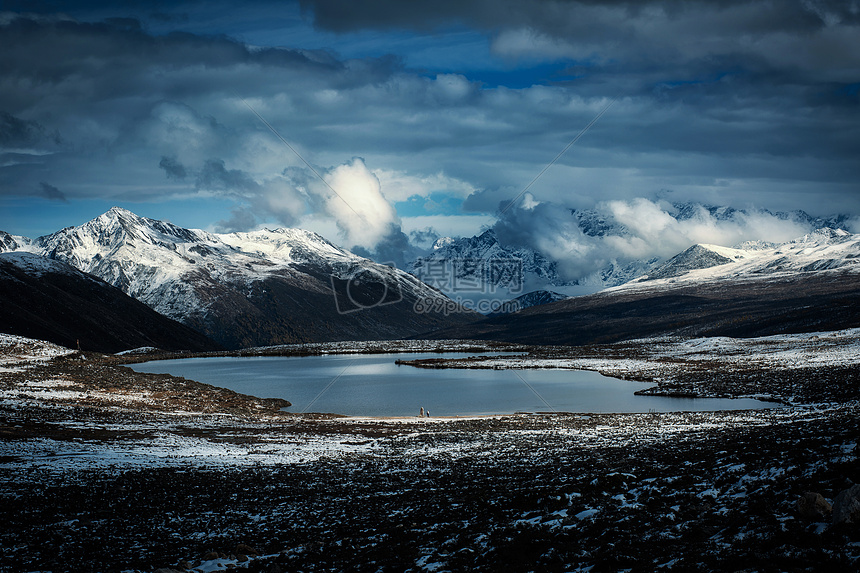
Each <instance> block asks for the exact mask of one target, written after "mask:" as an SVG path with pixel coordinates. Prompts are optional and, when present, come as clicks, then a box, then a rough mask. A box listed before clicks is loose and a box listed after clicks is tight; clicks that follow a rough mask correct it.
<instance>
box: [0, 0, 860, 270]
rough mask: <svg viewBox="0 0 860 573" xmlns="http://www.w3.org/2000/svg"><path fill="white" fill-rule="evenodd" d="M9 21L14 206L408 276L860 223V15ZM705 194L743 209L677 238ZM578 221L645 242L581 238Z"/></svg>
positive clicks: (136, 10)
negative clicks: (678, 215)
mask: <svg viewBox="0 0 860 573" xmlns="http://www.w3.org/2000/svg"><path fill="white" fill-rule="evenodd" d="M8 6H9V9H10V10H11V11H9V12H5V13H3V14H2V15H0V42H2V48H3V49H2V50H0V66H2V69H3V70H4V73H3V74H2V75H0V202H3V203H4V204H7V205H10V206H13V207H14V206H19V205H30V206H32V209H34V210H38V209H39V208H40V207H39V206H40V205H45V204H47V205H53V206H54V207H53V208H57V209H58V208H60V207H61V206H62V207H64V208H68V209H69V210H73V209H78V208H82V207H80V206H82V205H85V204H87V202H96V201H102V202H104V201H107V202H111V203H124V204H129V203H132V204H133V203H148V204H159V205H163V206H165V207H164V208H165V209H166V210H168V211H169V206H170V205H171V204H172V202H177V201H186V202H191V204H193V205H197V206H199V208H197V209H196V211H197V216H198V217H200V216H203V214H204V213H205V214H206V216H207V217H208V219H207V220H208V227H209V228H211V229H213V230H219V231H240V230H248V229H252V228H256V227H258V226H260V225H285V226H295V227H302V226H304V227H311V228H314V229H315V230H320V231H321V232H323V233H324V234H327V235H330V234H331V233H335V234H334V235H333V236H331V238H332V239H333V240H336V241H340V242H342V243H343V245H344V246H345V247H347V248H355V249H356V250H357V251H359V252H363V253H366V254H369V255H372V256H374V257H376V258H377V259H378V260H391V261H395V262H397V261H399V260H401V259H404V258H406V257H408V256H409V255H410V253H414V252H415V251H416V249H419V248H420V247H426V246H427V245H428V244H429V243H430V242H432V239H433V238H434V237H436V236H439V235H450V234H476V233H478V232H480V230H481V227H482V226H483V227H485V228H486V227H494V228H495V229H496V230H497V234H498V236H499V238H500V240H507V241H510V242H512V243H516V244H522V245H528V246H532V247H533V248H537V249H539V250H541V251H542V252H545V253H546V254H548V255H550V256H555V257H558V260H559V261H560V262H562V263H563V265H564V266H566V267H568V268H569V272H570V273H571V274H577V273H582V272H586V271H587V270H588V269H589V268H592V267H594V266H595V265H597V264H598V263H597V261H598V260H603V259H607V258H612V257H637V256H641V255H642V254H643V253H654V254H656V253H660V254H666V253H671V252H673V251H677V250H678V249H679V248H684V247H686V246H688V244H689V242H691V241H693V242H713V243H724V244H725V243H729V242H738V241H739V240H747V239H759V238H761V239H768V240H783V239H785V238H787V237H791V236H796V235H797V232H798V231H804V230H802V229H797V228H793V227H792V226H793V225H794V226H795V227H796V224H795V223H792V222H790V221H786V220H783V219H779V218H776V219H774V218H773V217H772V216H769V215H767V213H766V212H765V211H763V209H769V210H771V211H787V210H793V209H804V210H806V211H808V212H810V213H812V214H813V215H817V216H823V215H827V214H831V213H837V212H844V213H852V214H856V213H858V212H860V209H858V207H860V187H859V186H858V183H857V182H858V180H860V162H859V161H857V159H858V157H860V135H858V134H860V113H858V111H860V95H858V91H860V90H858V88H859V87H860V73H858V71H860V33H858V32H860V3H858V2H824V1H805V2H800V1H797V2H794V1H789V2H780V3H773V2H765V1H753V2H734V1H730V0H725V1H703V0H700V1H685V2H680V1H673V0H662V1H647V2H625V1H619V0H581V1H540V2H528V3H525V2H514V1H512V0H502V1H501V2H496V1H493V2H490V1H483V0H479V1H472V2H448V1H434V2H429V1H427V2H425V1H423V0H422V1H416V2H409V3H402V2H389V1H376V0H375V1H371V2H364V3H361V4H354V3H348V2H339V1H335V0H320V1H312V0H303V1H302V2H299V3H298V4H293V3H281V2H266V1H260V0H257V1H254V2H251V3H249V4H248V5H247V6H246V7H245V8H244V9H243V11H242V12H241V13H239V12H236V11H231V10H229V9H228V8H227V7H225V6H213V7H209V8H207V9H204V7H202V6H201V5H200V4H198V3H193V2H188V3H183V2H180V3H178V4H175V5H171V6H166V5H165V6H160V7H159V10H161V11H160V12H154V11H153V10H152V9H151V8H150V7H149V5H148V4H147V3H130V4H128V5H127V6H124V7H122V8H117V7H116V6H114V5H113V4H110V3H106V2H99V1H94V2H82V3H79V4H70V5H68V6H66V7H64V9H63V11H62V12H60V11H59V10H52V9H51V5H50V3H46V4H40V5H39V6H37V7H35V8H34V7H32V6H24V5H22V6H20V7H19V10H18V11H15V9H16V6H15V3H12V4H9V5H8ZM33 10H36V12H34V11H33ZM613 99H615V100H616V101H615V103H614V104H613V106H612V108H611V109H610V110H609V112H607V113H606V115H605V116H603V117H602V118H601V119H600V121H599V122H598V123H596V124H595V125H594V127H593V128H592V129H591V130H589V132H588V133H587V134H585V136H583V137H582V138H581V139H580V140H579V141H577V143H576V145H574V146H573V147H572V148H571V149H570V150H568V152H567V153H566V154H565V155H563V156H562V157H561V158H560V160H559V161H558V162H557V163H556V164H554V165H553V166H552V167H551V168H550V169H549V170H547V172H546V173H545V174H544V175H543V176H542V177H541V178H540V179H539V180H538V182H537V183H536V184H535V185H534V186H532V187H531V188H530V189H529V195H528V196H527V197H526V198H525V199H524V200H521V201H519V202H518V203H517V204H516V205H514V206H513V207H512V208H510V209H508V210H507V211H505V213H504V214H502V215H501V216H499V211H500V207H502V206H504V205H506V204H507V202H509V201H510V200H511V199H512V198H513V197H515V196H517V195H518V194H519V193H520V192H521V191H522V190H523V188H524V187H525V185H526V184H527V183H528V182H529V181H531V180H532V179H533V178H534V176H535V175H536V174H537V173H538V172H540V170H541V169H542V168H543V167H544V166H546V165H547V163H548V162H549V161H550V160H551V159H552V158H553V157H554V156H555V155H556V154H557V153H558V152H559V151H560V150H561V149H563V148H564V146H565V145H566V144H567V143H569V142H570V141H571V139H572V138H573V137H574V136H575V135H576V134H577V133H578V132H579V130H581V129H582V128H583V126H585V125H586V124H588V122H589V121H590V120H591V119H592V118H594V117H595V115H596V114H597V113H599V112H600V110H602V109H603V108H604V107H605V106H606V105H607V104H608V102H610V101H612V100H613ZM255 114H259V116H260V117H262V118H264V119H265V121H266V122H268V123H269V124H270V125H271V126H272V128H274V129H275V130H276V131H277V132H278V134H280V135H281V136H282V137H283V138H284V139H285V140H286V141H287V142H289V145H290V146H291V147H292V148H293V149H294V150H295V152H296V153H294V152H293V151H292V150H291V149H289V148H288V147H287V146H285V145H284V143H283V142H282V141H280V140H279V139H278V137H277V136H276V135H275V134H274V133H272V131H270V129H269V128H268V127H267V126H266V125H264V124H263V122H261V121H260V119H258V117H257V116H256V115H255ZM297 154H298V155H297ZM317 174H319V176H320V177H321V178H320V177H317ZM686 201H695V202H697V203H700V204H705V205H731V206H734V207H737V208H743V209H744V210H745V212H746V215H745V217H746V218H745V219H743V220H742V219H740V218H739V219H737V220H732V221H730V222H727V221H719V222H715V221H711V220H709V219H708V217H706V216H704V215H703V216H702V217H701V218H700V219H696V220H693V219H688V220H684V221H680V222H679V221H678V220H677V219H675V218H674V217H673V214H672V210H671V208H670V205H671V204H676V203H682V202H686ZM130 206H132V207H133V205H130ZM16 208H17V207H16ZM21 208H22V209H23V208H25V207H21ZM96 208H97V209H98V210H99V211H101V210H102V205H101V204H99V205H98V207H93V209H96ZM570 209H580V210H581V209H596V210H597V211H599V212H601V213H604V214H605V215H606V216H607V217H609V218H612V219H613V220H615V221H618V222H620V223H621V224H623V226H624V227H625V228H626V229H627V230H628V232H629V234H628V235H625V236H623V237H602V238H600V237H587V236H586V237H583V236H580V235H581V233H580V232H579V230H578V228H577V227H576V226H575V221H572V220H571V218H570V217H569V215H568V213H569V210H570ZM8 212H9V213H13V212H14V211H13V210H12V209H11V208H10V209H9V210H8ZM756 213H759V214H760V215H756ZM90 216H92V214H87V215H83V214H81V215H80V218H81V220H86V219H88V218H90ZM10 217H12V216H11V215H10ZM159 217H160V218H167V219H170V218H171V215H170V213H169V212H168V213H164V214H159ZM172 218H174V219H176V222H177V223H180V224H183V223H184V221H183V220H182V219H181V216H180V215H177V216H175V217H172ZM74 222H77V221H69V222H68V223H67V224H71V223H74ZM10 224H12V222H11V219H10V221H6V220H4V221H3V225H2V226H3V227H8V226H9V225H10ZM46 225H47V226H48V227H49V228H52V227H54V225H52V224H51V223H46ZM188 226H191V225H190V224H188ZM468 229H471V231H469V230H468ZM7 230H11V231H12V232H15V231H16V230H15V229H7ZM327 231H330V232H327ZM21 232H23V231H21Z"/></svg>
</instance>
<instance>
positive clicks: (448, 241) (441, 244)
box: [432, 237, 455, 251]
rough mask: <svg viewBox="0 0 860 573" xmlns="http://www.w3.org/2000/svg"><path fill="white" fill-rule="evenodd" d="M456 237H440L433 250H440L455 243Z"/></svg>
mask: <svg viewBox="0 0 860 573" xmlns="http://www.w3.org/2000/svg"><path fill="white" fill-rule="evenodd" d="M454 241H455V239H454V238H453V237H439V238H438V239H436V241H435V242H434V243H433V248H432V249H433V250H434V251H438V250H439V249H444V248H445V247H447V246H449V245H452V244H454Z"/></svg>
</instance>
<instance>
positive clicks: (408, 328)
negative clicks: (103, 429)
mask: <svg viewBox="0 0 860 573" xmlns="http://www.w3.org/2000/svg"><path fill="white" fill-rule="evenodd" d="M13 242H14V243H16V244H18V248H22V247H23V248H26V249H27V250H30V251H33V252H36V253H38V254H41V255H43V256H46V257H48V258H51V259H56V260H60V261H64V262H67V263H68V264H70V265H72V266H74V267H76V268H78V269H80V270H82V271H85V272H88V273H91V274H93V275H95V276H97V277H99V278H101V279H103V280H105V281H106V282H108V283H109V284H111V285H114V286H117V287H119V288H120V289H122V290H123V291H124V292H126V293H127V294H129V295H131V296H132V297H134V298H136V299H138V300H140V301H142V302H144V303H145V304H147V305H148V306H150V307H151V308H153V309H154V310H156V311H158V312H160V313H161V314H164V315H166V316H168V317H170V318H173V319H175V320H178V321H179V322H182V323H183V324H186V325H188V326H191V327H192V328H195V329H197V330H198V331H200V332H203V333H204V334H206V335H208V336H210V337H211V338H213V339H215V340H216V341H218V342H219V343H221V344H222V345H224V346H226V347H228V348H235V347H247V346H258V345H268V344H282V343H290V342H303V341H310V340H315V341H323V340H345V339H366V338H399V337H405V336H411V335H415V334H418V333H420V332H423V331H426V330H430V329H433V328H435V327H439V326H442V325H445V324H448V323H458V322H462V321H464V320H465V321H468V320H471V319H472V318H471V313H458V312H453V313H452V312H451V305H450V304H448V303H450V301H447V299H444V297H443V296H442V295H441V294H440V293H439V292H438V291H436V290H434V289H432V288H430V287H428V286H427V285H425V284H423V283H421V282H420V281H419V280H417V279H416V278H415V277H414V276H412V275H410V274H408V273H405V272H403V271H400V270H397V269H394V268H390V267H387V266H384V265H379V264H376V263H373V262H372V261H369V260H367V259H364V258H362V257H359V256H357V255H354V254H352V253H350V252H348V251H345V250H343V249H341V248H339V247H337V246H335V245H333V244H332V243H330V242H328V241H327V240H325V239H324V238H323V237H321V236H319V235H317V234H316V233H312V232H309V231H303V230H298V229H275V230H264V231H254V232H249V233H230V234H215V233H209V232H206V231H202V230H193V229H184V228H182V227H178V226H176V225H173V224H171V223H168V222H164V221H158V220H154V219H148V218H145V217H139V216H137V215H135V214H134V213H132V212H130V211H127V210H125V209H120V208H116V207H115V208H113V209H111V210H110V211H108V212H107V213H105V214H103V215H101V216H99V217H97V218H95V219H93V220H92V221H89V222H87V223H85V224H83V225H81V226H79V227H69V228H66V229H63V230H61V231H58V232H56V233H53V234H51V235H47V236H44V237H39V238H38V239H35V240H34V241H31V242H30V244H27V241H18V240H13ZM418 299H427V300H434V301H439V302H440V304H438V305H425V307H423V308H425V309H427V308H429V309H431V310H430V311H429V312H421V313H417V312H415V311H414V310H413V304H414V303H415V301H416V300H418ZM443 301H446V302H443ZM434 309H444V310H445V312H439V311H435V312H434V311H433V310H434Z"/></svg>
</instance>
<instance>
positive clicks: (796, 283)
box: [433, 229, 860, 345]
mask: <svg viewBox="0 0 860 573" xmlns="http://www.w3.org/2000/svg"><path fill="white" fill-rule="evenodd" d="M857 326H860V235H852V234H850V233H848V232H846V231H842V230H836V229H820V230H818V231H815V232H813V233H810V234H808V235H805V236H803V237H801V238H799V239H796V240H794V241H789V242H787V243H782V244H776V245H773V244H768V243H750V244H747V245H744V248H726V247H718V246H715V245H696V246H694V247H691V248H690V249H687V250H686V251H684V252H683V253H680V254H679V255H677V256H676V257H673V258H672V259H670V260H669V261H667V263H666V264H664V265H662V266H660V267H658V268H656V269H655V270H654V272H653V273H652V275H651V276H644V277H641V278H640V279H637V280H635V281H631V282H629V283H626V284H624V285H621V286H618V287H614V288H610V289H606V290H604V291H602V292H599V293H596V294H593V295H588V296H581V297H573V298H569V299H566V300H562V301H560V302H555V303H552V304H547V305H543V306H537V307H533V308H529V309H525V310H523V311H521V312H519V313H516V314H513V315H502V316H497V317H493V318H489V319H486V320H483V321H481V322H479V323H476V324H474V325H471V326H466V327H463V328H457V329H446V330H443V331H440V332H438V333H434V334H433V337H438V338H475V339H486V340H503V341H511V342H521V343H531V344H573V345H580V344H593V343H600V342H614V341H619V340H629V339H634V338H641V337H647V336H661V335H680V336H735V337H747V336H764V335H769V334H782V333H798V332H814V331H818V330H836V329H842V328H853V327H857Z"/></svg>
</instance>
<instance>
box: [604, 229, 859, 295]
mask: <svg viewBox="0 0 860 573" xmlns="http://www.w3.org/2000/svg"><path fill="white" fill-rule="evenodd" d="M822 272H829V273H832V274H836V273H851V274H860V235H854V234H851V233H849V232H847V231H844V230H842V229H831V228H823V229H817V230H815V231H813V232H812V233H809V234H807V235H804V236H803V237H800V238H798V239H795V240H793V241H788V242H786V243H765V242H758V241H755V242H746V243H742V244H741V245H737V246H736V247H721V246H719V245H705V244H701V245H693V246H692V247H690V248H689V249H687V250H685V251H684V252H682V253H679V254H678V255H676V256H674V257H672V258H671V259H669V260H668V261H666V263H665V264H663V265H661V266H659V267H656V268H655V269H653V270H652V271H651V272H649V273H648V274H647V275H645V276H643V277H640V278H638V279H636V280H634V281H631V282H629V283H627V284H626V285H622V286H620V287H618V289H617V290H623V289H628V290H629V289H636V288H640V287H642V286H647V287H648V288H659V287H660V286H663V285H664V284H667V283H668V284H682V283H701V282H708V281H721V280H734V281H742V280H761V279H777V278H780V277H795V276H803V275H804V274H806V273H822Z"/></svg>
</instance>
